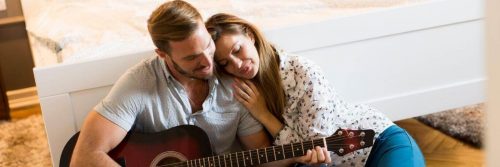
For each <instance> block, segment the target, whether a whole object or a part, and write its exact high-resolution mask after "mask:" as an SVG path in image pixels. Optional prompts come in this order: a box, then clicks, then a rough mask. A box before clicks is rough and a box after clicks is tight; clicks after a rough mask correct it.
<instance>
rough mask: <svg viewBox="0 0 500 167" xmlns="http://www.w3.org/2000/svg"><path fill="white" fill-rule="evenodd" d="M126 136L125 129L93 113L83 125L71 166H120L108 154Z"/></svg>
mask: <svg viewBox="0 0 500 167" xmlns="http://www.w3.org/2000/svg"><path fill="white" fill-rule="evenodd" d="M126 135H127V132H126V131H125V130H124V129H122V128H121V127H119V126H118V125H116V124H114V123H113V122H111V121H109V120H108V119H106V118H104V117H103V116H101V115H100V114H99V113H97V112H96V111H91V112H90V113H89V115H88V116H87V118H86V119H85V122H84V123H83V126H82V129H81V131H80V136H79V137H78V141H77V143H76V146H75V150H74V152H73V155H72V157H71V164H70V166H72V167H76V166H119V165H118V164H117V163H116V162H115V161H114V160H113V159H111V157H109V156H108V154H107V153H108V152H109V151H110V150H111V149H113V148H115V147H116V146H117V145H118V144H119V143H120V142H121V141H122V140H123V138H124V137H125V136H126Z"/></svg>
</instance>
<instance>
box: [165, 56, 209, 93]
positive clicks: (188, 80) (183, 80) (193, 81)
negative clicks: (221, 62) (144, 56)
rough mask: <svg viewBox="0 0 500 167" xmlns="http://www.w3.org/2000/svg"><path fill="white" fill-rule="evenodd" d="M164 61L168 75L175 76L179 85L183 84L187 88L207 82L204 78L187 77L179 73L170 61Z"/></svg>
mask: <svg viewBox="0 0 500 167" xmlns="http://www.w3.org/2000/svg"><path fill="white" fill-rule="evenodd" d="M164 61H165V65H166V66H167V70H168V72H170V75H172V77H174V78H175V80H177V81H178V82H179V83H180V84H181V85H183V86H184V87H185V88H189V87H192V86H196V85H203V84H206V83H208V80H206V79H197V78H192V77H188V76H186V75H184V74H181V73H180V72H179V71H177V70H176V69H175V68H174V67H173V65H172V63H171V62H168V61H167V60H164Z"/></svg>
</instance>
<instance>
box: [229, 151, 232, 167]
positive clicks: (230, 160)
mask: <svg viewBox="0 0 500 167" xmlns="http://www.w3.org/2000/svg"><path fill="white" fill-rule="evenodd" d="M229 163H231V167H233V158H232V157H231V154H229Z"/></svg>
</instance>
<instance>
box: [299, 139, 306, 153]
mask: <svg viewBox="0 0 500 167" xmlns="http://www.w3.org/2000/svg"><path fill="white" fill-rule="evenodd" d="M300 144H301V145H302V155H306V154H305V153H304V142H300Z"/></svg>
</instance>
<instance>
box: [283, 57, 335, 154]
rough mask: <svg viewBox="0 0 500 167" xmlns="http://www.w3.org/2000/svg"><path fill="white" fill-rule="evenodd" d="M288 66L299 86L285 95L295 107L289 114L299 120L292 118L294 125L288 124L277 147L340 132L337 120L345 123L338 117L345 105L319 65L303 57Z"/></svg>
mask: <svg viewBox="0 0 500 167" xmlns="http://www.w3.org/2000/svg"><path fill="white" fill-rule="evenodd" d="M289 65H291V68H290V69H293V76H294V78H293V80H295V84H296V85H295V86H294V87H293V88H290V89H286V91H287V96H288V100H291V101H296V103H295V105H293V102H292V105H291V106H290V107H289V108H288V109H287V110H291V111H288V112H293V113H295V114H294V115H296V116H295V117H294V118H292V120H293V121H292V123H290V122H288V123H290V124H285V126H284V128H283V129H282V130H281V131H280V132H279V133H278V135H277V137H276V138H275V141H274V143H275V144H276V145H282V144H288V143H295V142H299V141H304V140H311V139H316V138H321V137H328V136H329V135H331V134H332V133H333V132H334V131H335V130H336V129H337V128H338V125H336V124H335V123H334V119H338V120H335V121H339V120H340V121H342V120H341V118H339V117H340V115H339V114H338V112H340V111H337V109H336V107H337V106H339V105H342V104H341V103H342V101H340V100H338V99H337V95H336V94H335V92H334V91H333V88H332V87H331V86H330V84H329V83H328V81H327V80H326V79H325V76H324V75H323V73H322V72H321V70H320V69H319V67H318V66H317V65H315V64H313V63H312V62H311V61H309V60H307V59H305V58H301V57H295V58H293V59H292V60H291V62H290V64H289ZM290 71H292V70H290ZM285 87H286V86H285Z"/></svg>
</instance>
